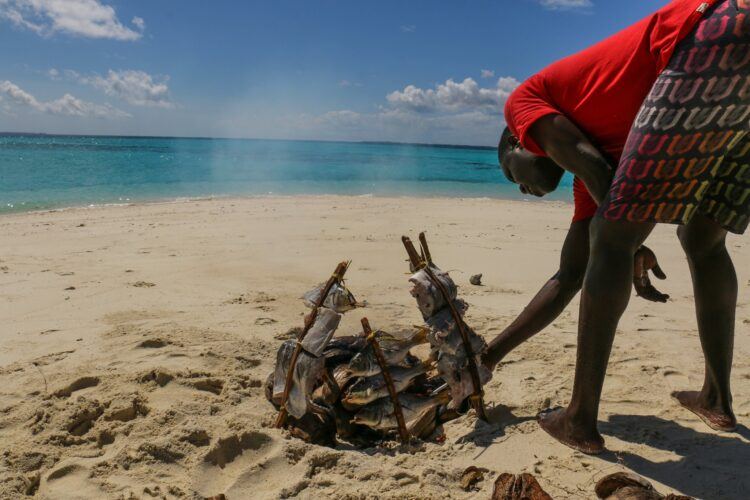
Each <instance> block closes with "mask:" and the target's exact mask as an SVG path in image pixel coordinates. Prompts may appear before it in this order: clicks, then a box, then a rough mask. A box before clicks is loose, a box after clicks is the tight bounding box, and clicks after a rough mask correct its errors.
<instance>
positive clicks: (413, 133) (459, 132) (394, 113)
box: [286, 77, 519, 145]
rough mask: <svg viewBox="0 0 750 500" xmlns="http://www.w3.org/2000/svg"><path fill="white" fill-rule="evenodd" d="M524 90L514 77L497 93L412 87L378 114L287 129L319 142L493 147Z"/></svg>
mask: <svg viewBox="0 0 750 500" xmlns="http://www.w3.org/2000/svg"><path fill="white" fill-rule="evenodd" d="M518 85H519V82H518V80H516V79H515V78H512V77H503V78H499V79H497V81H496V82H495V85H494V86H492V87H481V86H480V85H479V84H477V82H475V81H474V80H473V79H471V78H466V79H464V80H463V81H462V82H455V81H453V80H447V81H446V82H445V83H441V84H438V85H435V86H434V87H433V88H420V87H417V86H414V85H408V86H406V87H405V88H404V89H403V90H399V91H395V92H391V93H390V94H388V95H387V96H386V103H385V104H383V105H382V106H379V107H378V108H377V109H376V110H375V111H372V112H359V111H354V110H350V109H343V110H334V111H329V112H327V113H324V114H321V115H317V116H309V115H303V116H298V117H297V118H296V119H295V120H292V121H290V122H289V123H287V124H286V126H287V127H290V128H291V129H293V130H296V131H297V132H298V133H299V134H301V135H303V136H304V135H307V136H312V137H318V138H331V139H337V138H338V139H340V138H342V137H345V138H347V139H349V140H385V141H401V142H432V143H443V144H481V145H492V144H496V143H497V138H498V136H499V134H500V130H501V129H502V126H503V119H502V112H503V105H504V104H505V101H506V100H507V99H508V96H509V95H510V93H511V92H512V91H513V90H514V89H515V88H516V87H517V86H518Z"/></svg>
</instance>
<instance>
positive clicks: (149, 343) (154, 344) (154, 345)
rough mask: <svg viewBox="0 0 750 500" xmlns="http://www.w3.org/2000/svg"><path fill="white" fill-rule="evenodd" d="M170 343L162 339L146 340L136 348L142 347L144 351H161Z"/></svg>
mask: <svg viewBox="0 0 750 500" xmlns="http://www.w3.org/2000/svg"><path fill="white" fill-rule="evenodd" d="M169 344H170V343H169V342H168V341H166V340H162V339H146V340H144V341H142V342H139V343H138V345H137V346H136V347H141V348H144V349H161V348H162V347H166V346H168V345H169Z"/></svg>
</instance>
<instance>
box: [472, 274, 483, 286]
mask: <svg viewBox="0 0 750 500" xmlns="http://www.w3.org/2000/svg"><path fill="white" fill-rule="evenodd" d="M469 283H471V284H472V285H474V286H482V273H479V274H475V275H473V276H472V277H471V278H469Z"/></svg>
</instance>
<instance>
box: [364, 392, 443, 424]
mask: <svg viewBox="0 0 750 500" xmlns="http://www.w3.org/2000/svg"><path fill="white" fill-rule="evenodd" d="M449 399H450V395H449V394H448V393H447V392H442V393H440V394H437V395H435V396H431V397H424V396H418V395H415V394H400V395H399V396H398V400H399V403H400V404H401V410H402V412H403V414H404V421H405V423H406V427H407V429H409V428H411V427H412V426H413V425H414V424H416V423H417V422H419V420H420V419H421V418H422V417H423V416H424V415H425V413H427V412H429V411H430V410H432V409H433V408H435V407H436V406H440V405H443V404H446V403H447V402H448V401H449ZM352 423H355V424H362V425H366V426H368V427H370V428H373V429H381V430H389V429H396V428H397V427H398V422H397V421H396V415H395V414H394V410H393V403H392V402H391V400H390V398H382V399H379V400H377V401H375V402H374V403H371V404H369V405H367V406H365V407H364V408H362V409H361V410H360V411H358V412H357V413H356V414H355V415H354V418H353V419H352Z"/></svg>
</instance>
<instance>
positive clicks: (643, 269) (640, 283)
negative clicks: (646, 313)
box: [633, 246, 669, 302]
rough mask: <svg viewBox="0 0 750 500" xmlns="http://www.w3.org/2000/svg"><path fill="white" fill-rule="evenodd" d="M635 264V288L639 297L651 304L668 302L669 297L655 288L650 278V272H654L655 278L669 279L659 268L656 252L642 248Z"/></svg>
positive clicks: (636, 254) (637, 253) (638, 252)
mask: <svg viewBox="0 0 750 500" xmlns="http://www.w3.org/2000/svg"><path fill="white" fill-rule="evenodd" d="M633 264H634V266H633V286H634V287H635V291H636V293H637V294H638V296H639V297H643V298H644V299H646V300H650V301H651V302H666V301H667V299H669V295H667V294H666V293H661V292H660V291H659V290H657V289H656V288H654V286H653V285H652V284H651V279H650V278H649V277H648V272H649V271H652V272H653V273H654V276H656V277H657V278H659V279H660V280H663V279H667V275H666V274H664V271H662V269H661V267H659V262H658V261H657V260H656V255H654V252H652V251H651V249H650V248H648V247H646V246H641V248H639V249H638V251H637V252H636V253H635V260H634V262H633Z"/></svg>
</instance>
